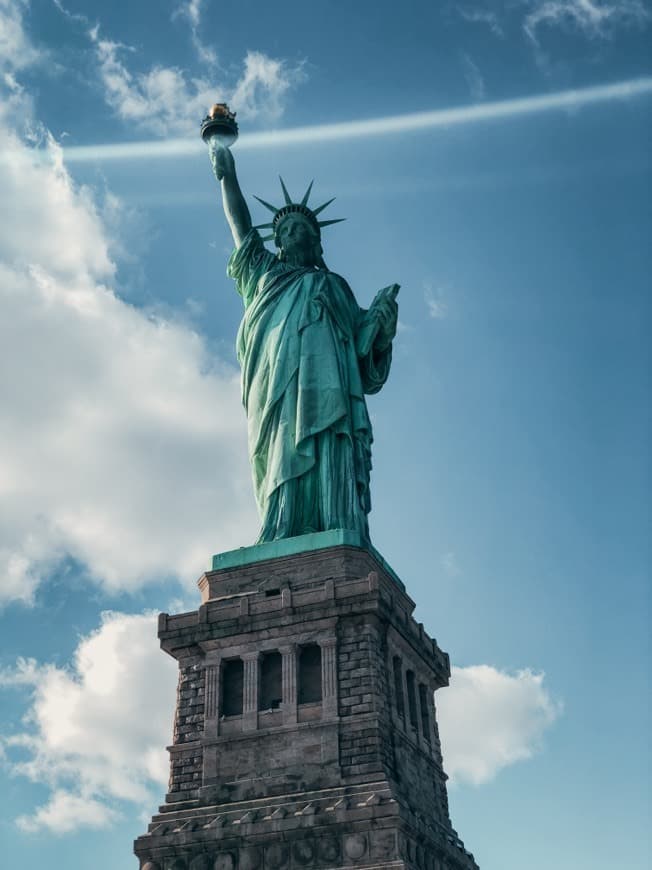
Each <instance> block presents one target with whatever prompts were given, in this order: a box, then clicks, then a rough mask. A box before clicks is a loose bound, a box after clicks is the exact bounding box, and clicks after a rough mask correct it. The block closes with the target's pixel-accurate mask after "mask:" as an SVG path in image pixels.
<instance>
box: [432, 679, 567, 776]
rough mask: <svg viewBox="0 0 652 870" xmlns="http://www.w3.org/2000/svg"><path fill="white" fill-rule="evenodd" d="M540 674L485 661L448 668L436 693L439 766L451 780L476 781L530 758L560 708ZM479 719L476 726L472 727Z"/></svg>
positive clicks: (538, 747) (559, 711)
mask: <svg viewBox="0 0 652 870" xmlns="http://www.w3.org/2000/svg"><path fill="white" fill-rule="evenodd" d="M543 679H544V675H543V674H536V673H533V672H532V671H530V670H520V671H517V672H516V673H515V674H509V673H506V672H505V671H499V670H497V669H496V668H493V667H490V666H489V665H474V666H471V667H467V668H456V667H454V668H452V675H451V684H450V686H449V687H448V688H446V689H442V690H441V691H440V692H437V695H436V701H437V708H438V721H439V731H440V736H441V741H442V752H443V756H444V767H445V769H446V772H447V773H448V775H449V776H450V778H451V781H452V782H454V783H456V784H459V783H471V784H473V785H481V784H482V783H485V782H488V781H489V780H491V779H493V778H494V777H495V776H496V774H497V773H498V772H499V771H500V770H501V769H502V768H504V767H507V766H509V765H511V764H514V763H516V762H517V761H523V760H526V759H528V758H531V757H532V756H533V755H534V754H535V753H536V752H537V751H538V750H539V749H540V746H541V740H542V737H543V734H544V732H545V731H546V729H547V728H548V727H549V726H550V725H551V724H552V723H553V722H554V721H555V719H556V718H557V717H558V716H559V714H560V713H561V704H560V703H559V702H557V701H555V700H553V699H552V697H551V696H550V694H549V692H548V690H547V689H546V688H545V687H544V685H543ZM478 723H482V727H478Z"/></svg>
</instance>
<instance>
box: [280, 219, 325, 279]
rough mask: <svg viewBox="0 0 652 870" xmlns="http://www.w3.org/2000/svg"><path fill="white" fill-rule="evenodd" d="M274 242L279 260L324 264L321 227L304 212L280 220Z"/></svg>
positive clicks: (309, 264)
mask: <svg viewBox="0 0 652 870" xmlns="http://www.w3.org/2000/svg"><path fill="white" fill-rule="evenodd" d="M274 244H275V245H276V247H277V248H278V257H279V260H282V261H284V262H286V261H287V262H296V263H301V265H304V266H321V265H322V264H323V253H324V252H323V249H322V246H321V233H320V231H319V227H318V226H317V225H316V222H315V221H311V220H310V219H309V218H307V217H305V216H304V215H303V214H300V213H298V212H295V213H290V214H288V215H286V216H285V217H284V218H282V219H281V220H279V221H278V223H277V225H276V227H275V228H274Z"/></svg>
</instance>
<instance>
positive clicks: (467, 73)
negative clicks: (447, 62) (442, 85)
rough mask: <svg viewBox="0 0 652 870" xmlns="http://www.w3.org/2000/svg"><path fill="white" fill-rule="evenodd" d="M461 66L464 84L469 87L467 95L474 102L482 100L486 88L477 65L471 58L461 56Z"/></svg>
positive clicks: (465, 55) (466, 55)
mask: <svg viewBox="0 0 652 870" xmlns="http://www.w3.org/2000/svg"><path fill="white" fill-rule="evenodd" d="M462 65H463V67H464V77H465V78H466V83H467V85H468V86H469V93H470V94H471V99H472V100H475V101H476V102H478V101H480V100H484V98H485V95H486V87H485V83H484V78H483V77H482V73H481V72H480V68H479V67H478V65H477V63H475V61H474V60H473V58H471V57H470V56H469V55H468V54H466V53H463V54H462Z"/></svg>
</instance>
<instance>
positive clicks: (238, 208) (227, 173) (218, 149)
mask: <svg viewBox="0 0 652 870" xmlns="http://www.w3.org/2000/svg"><path fill="white" fill-rule="evenodd" d="M208 154H209V157H210V160H211V166H212V167H213V172H214V173H215V178H217V180H218V181H219V182H220V186H221V188H222V205H223V206H224V214H225V215H226V219H227V221H228V222H229V227H230V228H231V234H232V236H233V241H234V242H235V246H236V248H239V247H240V245H241V244H242V242H243V241H244V239H245V238H246V236H247V233H248V232H249V231H250V230H251V215H250V214H249V208H248V207H247V203H246V202H245V198H244V196H243V195H242V191H241V190H240V184H239V182H238V176H237V175H236V171H235V160H234V159H233V154H231V151H230V149H229V148H224V146H222V145H220V143H219V142H218V141H217V139H215V138H213V139H211V140H210V142H209V145H208Z"/></svg>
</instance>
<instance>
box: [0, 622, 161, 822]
mask: <svg viewBox="0 0 652 870" xmlns="http://www.w3.org/2000/svg"><path fill="white" fill-rule="evenodd" d="M176 672H177V669H176V663H175V662H174V661H172V659H170V658H169V657H168V656H167V655H165V654H164V653H163V652H162V651H161V650H160V649H159V648H158V644H157V642H156V617H155V616H154V615H152V614H138V615H126V614H120V613H106V614H104V615H103V617H102V624H101V626H100V628H99V629H98V630H97V631H96V632H94V633H92V634H91V635H89V636H88V637H86V638H83V639H82V640H81V641H80V643H79V645H78V647H77V650H76V652H75V656H74V660H73V664H72V666H71V667H70V668H67V669H64V668H60V667H56V666H54V665H47V664H46V665H39V664H37V663H36V662H34V661H24V660H23V661H20V662H19V663H18V664H17V666H16V667H15V668H14V669H13V670H10V671H5V672H3V673H0V686H4V687H5V690H7V689H8V688H10V687H19V688H20V687H22V688H23V689H28V690H29V692H30V704H29V710H28V713H27V716H26V717H25V719H24V722H25V725H24V730H23V731H21V732H19V733H17V734H14V735H13V736H10V737H7V738H4V740H3V744H4V754H5V764H8V765H9V767H10V769H11V771H12V773H13V774H14V775H17V776H25V777H27V778H29V779H30V780H31V781H33V782H37V783H41V784H46V785H47V786H49V788H50V790H51V794H50V797H49V799H48V801H47V802H46V803H45V804H44V805H43V806H40V807H38V808H36V809H35V810H34V812H33V813H32V814H30V815H25V816H21V817H19V818H18V819H17V820H16V822H17V824H18V825H19V827H21V828H22V829H23V830H26V831H35V830H40V829H48V830H50V831H52V832H54V833H59V834H63V833H68V832H70V831H73V830H76V829H78V828H82V827H90V828H101V827H109V826H110V825H111V824H113V823H114V822H115V821H116V820H117V819H118V818H119V817H120V815H122V814H124V813H131V814H133V811H134V809H137V810H144V809H150V810H151V808H152V806H154V805H155V803H156V802H157V801H160V799H161V797H162V793H163V791H164V790H165V784H166V782H167V777H168V769H169V768H168V758H167V752H166V751H165V748H164V747H165V746H166V745H168V744H169V743H170V742H171V737H172V727H173V717H174V705H175V685H176Z"/></svg>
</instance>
